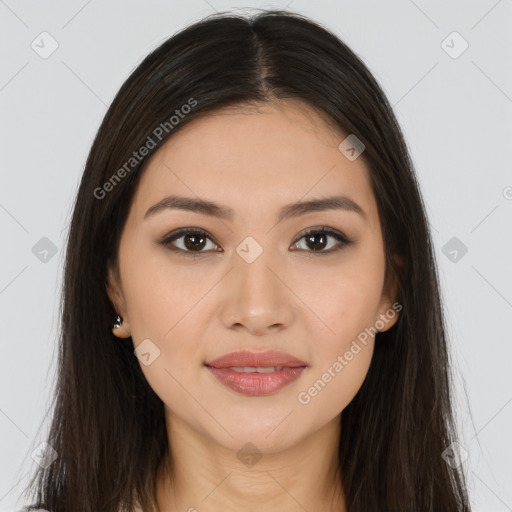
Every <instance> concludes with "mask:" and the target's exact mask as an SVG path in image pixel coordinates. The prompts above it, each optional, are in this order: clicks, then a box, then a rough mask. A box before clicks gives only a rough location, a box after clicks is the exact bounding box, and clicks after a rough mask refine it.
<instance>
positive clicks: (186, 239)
mask: <svg viewBox="0 0 512 512" xmlns="http://www.w3.org/2000/svg"><path fill="white" fill-rule="evenodd" d="M181 239H183V240H182V241H181ZM208 240H209V241H210V242H212V239H211V238H210V237H209V236H208V234H207V233H206V231H203V230H202V229H196V228H182V229H180V230H179V231H176V232H175V233H171V234H170V235H169V236H167V237H166V238H164V240H162V242H161V244H162V245H164V246H166V247H167V248H168V249H170V250H171V251H174V252H179V253H185V254H187V256H196V255H197V256H199V255H200V254H201V253H203V252H210V251H203V249H204V248H205V247H207V246H208V242H207V241H208ZM174 241H179V243H178V244H176V246H174V245H173V242H174ZM211 245H213V246H215V247H218V246H217V244H215V243H213V242H212V244H211ZM213 250H214V251H215V252H222V249H221V250H220V251H219V250H217V249H213ZM194 253H197V254H194Z"/></svg>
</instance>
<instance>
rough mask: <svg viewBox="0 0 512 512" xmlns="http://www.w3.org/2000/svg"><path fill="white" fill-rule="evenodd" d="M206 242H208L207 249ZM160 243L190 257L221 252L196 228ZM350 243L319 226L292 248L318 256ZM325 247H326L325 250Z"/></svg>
mask: <svg viewBox="0 0 512 512" xmlns="http://www.w3.org/2000/svg"><path fill="white" fill-rule="evenodd" d="M329 238H331V239H334V240H335V241H336V242H337V243H336V242H335V243H331V244H329V243H328V239H329ZM302 239H304V240H305V244H306V248H303V247H299V244H300V241H301V240H302ZM175 242H176V243H175ZM208 242H210V247H209V248H208ZM160 243H161V244H162V245H163V246H165V247H167V248H168V249H169V250H171V251H173V252H176V253H181V254H184V255H187V256H192V257H194V256H200V255H201V254H202V253H207V252H223V251H222V249H220V248H219V246H218V245H217V244H216V243H215V242H214V241H213V240H212V238H211V237H210V236H209V235H208V233H206V231H203V230H202V229H198V228H181V229H179V230H178V231H176V232H174V233H171V234H170V235H168V236H166V237H165V238H164V239H163V240H162V241H161V242H160ZM351 243H352V241H351V240H349V239H348V238H347V237H346V236H345V235H343V234H342V233H340V232H338V231H335V230H333V229H331V228H328V227H326V226H321V227H317V228H310V229H309V230H308V231H306V232H305V233H303V234H302V236H301V237H300V238H299V240H298V241H297V242H295V243H294V246H295V247H296V248H298V249H299V250H301V251H305V252H311V253H317V254H318V255H320V254H330V253H333V252H336V251H339V250H341V249H343V248H344V247H345V246H347V245H350V244H351ZM215 247H217V249H215ZM326 247H328V249H327V250H325V248H326ZM308 248H310V249H311V250H310V249H308Z"/></svg>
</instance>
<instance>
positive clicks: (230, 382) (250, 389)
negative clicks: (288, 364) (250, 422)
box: [207, 366, 305, 396]
mask: <svg viewBox="0 0 512 512" xmlns="http://www.w3.org/2000/svg"><path fill="white" fill-rule="evenodd" d="M207 368H208V370H210V372H211V373H212V374H213V375H214V376H215V377H217V379H219V381H220V382H222V384H224V385H225V386H227V387H228V388H230V389H232V390H233V391H236V392H237V393H242V394H243V395H249V396H263V395H269V394H271V393H275V392H276V391H279V390H280V389H282V388H284V387H285V386H286V385H287V384H290V383H291V382H293V381H294V380H297V379H298V378H299V377H300V375H301V374H302V372H303V371H304V370H305V367H304V366H300V367H298V368H283V369H282V370H279V371H277V372H272V373H241V372H235V371H234V370H231V369H230V368H213V367H211V366H207Z"/></svg>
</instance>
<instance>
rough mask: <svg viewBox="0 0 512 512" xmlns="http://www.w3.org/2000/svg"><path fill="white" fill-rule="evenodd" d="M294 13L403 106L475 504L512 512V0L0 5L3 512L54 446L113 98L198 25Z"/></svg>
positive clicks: (10, 0) (398, 108)
mask: <svg viewBox="0 0 512 512" xmlns="http://www.w3.org/2000/svg"><path fill="white" fill-rule="evenodd" d="M287 6H288V8H289V9H290V10H294V11H297V12H301V13H303V14H306V15H308V16H311V17H312V18H313V19H316V20H317V21H320V22H321V23H323V24H325V25H326V26H327V27H329V28H330V29H332V30H333V31H334V32H336V33H337V34H338V35H339V36H340V37H341V38H342V39H343V40H344V41H345V42H346V43H347V44H348V45H349V46H350V47H351V48H352V49H353V50H354V51H355V52H356V53H357V54H358V55H360V56H361V57H362V59H363V60H364V62H365V63H366V64H367V65H368V67H369V68H370V70H371V71H372V72H373V73H374V75H375V77H376V78H377V80H378V81H379V82H380V84H381V85H382V87H383V88H384V90H385V92H386V94H387V95H388V97H389V98H390V101H391V103H392V104H393V105H394V108H395V112H396V115H397V117H398V119H399V122H400V123H401V125H402V127H403V130H404V132H405V136H406V139H407V142H408V144H409V147H410V150H411V153H412V156H413V159H414V163H415V165H416V168H417V172H418V176H419V180H420V184H421V187H422V192H423V195H424V198H425V202H426V205H427V209H428V214H429V220H430V223H431V226H432V232H433V235H434V241H435V251H436V254H437V258H438V263H439V272H440V279H441V284H442V287H443V297H444V300H445V304H446V314H447V323H448V328H449V333H450V336H451V349H452V355H453V363H454V369H455V373H456V406H457V409H458V411H459V414H460V432H461V435H462V442H463V446H464V449H465V450H466V451H467V452H468V453H469V456H468V458H467V459H466V460H465V461H464V462H463V465H464V468H465V470H466V472H467V474H468V476H469V482H470V486H471V493H472V501H473V504H474V510H475V511H482V512H491V511H497V512H498V511H499V512H502V511H507V510H512V486H511V485H510V484H511V482H512V441H511V433H512V428H511V427H512V377H511V372H510V361H511V359H512V337H511V335H510V324H511V322H510V320H511V319H512V265H511V263H510V262H511V261H512V259H511V257H510V255H511V252H512V251H511V249H512V243H511V232H512V230H511V226H512V223H511V220H512V166H511V162H510V146H511V142H512V137H511V136H512V72H511V67H510V64H509V63H510V61H511V59H510V57H511V55H512V35H511V34H512V0H501V1H495V0H485V1H484V0H482V1H462V0H460V1H450V2H446V1H435V2H434V1H430V2H427V1H426V0H415V1H413V0H395V1H391V2H386V3H384V2H377V1H374V2H371V1H368V0H365V1H358V2H355V1H336V2H334V1H326V0H324V1H315V2H312V1H309V2H306V1H301V0H292V2H289V3H288V2H284V1H283V2H278V3H274V4H263V3H260V2H257V1H253V2H238V3H236V4H230V3H229V1H227V0H226V1H223V0H213V1H205V0H194V1H187V2H185V1H175V2H170V1H167V2H164V1H150V2H142V1H139V2H135V1H131V2H127V1H124V2H121V1H119V2H117V1H103V2H100V1H99V0H91V1H67V2H64V1H62V2H57V1H53V0H52V1H46V2H28V1H19V2H15V1H14V0H5V1H2V0H0V55H1V65H0V115H1V124H0V130H1V132H0V148H1V153H0V154H1V162H2V163H1V168H0V173H1V181H0V184H1V186H0V229H1V235H2V244H1V251H0V254H1V264H0V311H1V322H0V329H1V333H0V342H1V357H0V365H1V371H0V510H3V511H5V510H12V509H13V508H15V507H18V506H20V505H21V504H22V502H21V500H18V497H19V495H20V494H21V492H22V490H23V489H24V486H25V484H26V481H27V480H26V475H27V473H28V471H29V470H30V469H31V468H32V467H33V465H34V464H35V462H34V460H32V458H31V453H32V451H33V450H36V449H37V447H38V445H39V444H40V443H41V442H43V441H44V440H45V429H46V427H44V428H43V429H42V430H39V426H40V423H41V421H42V420H43V417H44V414H45V412H46V410H47V407H48V401H49V397H50V393H51V391H52V387H53V384H54V378H55V362H56V350H55V348H56V337H57V329H58V321H59V316H58V314H59V300H60V298H59V292H60V285H61V279H62V267H63V261H64V260H63V257H64V240H65V236H66V231H67V228H68V222H69V218H70V213H71V208H72V204H73V200H74V196H75V193H76V190H77V186H78V183H79V179H80V177H81V173H82V171H83V166H84V163H85V159H86V155H87V152H88V150H89V147H90V145H91V143H92V140H93V136H94V134H95V132H96V130H97V128H98V126H99V123H100V121H101V119H102V117H103V115H104V113H105V111H106V108H107V105H109V104H110V102H111V100H112V99H113V96H114V94H115V93H116V91H117V90H118V89H119V87H120V86H121V84H122V83H123V81H124V80H125V79H126V78H127V76H128V75H129V74H130V72H131V71H132V70H133V69H134V67H135V66H136V65H137V64H138V63H139V62H140V61H141V60H142V58H143V57H144V56H145V55H146V54H147V53H148V52H149V51H150V50H151V49H153V48H154V47H155V46H157V45H158V44H159V43H160V42H162V41H163V40H165V39H167V38H168V37H169V36H170V35H171V34H173V33H174V32H175V31H177V30H178V29H180V28H182V27H183V26H185V25H187V24H189V23H190V22H192V21H195V20H198V19H199V18H201V17H203V16H205V15H207V14H209V13H211V12H213V11H214V10H219V11H220V10H224V9H232V8H235V9H240V8H247V7H260V8H269V7H273V8H285V7H287ZM43 31H46V32H48V33H49V34H51V37H52V38H53V39H54V40H56V41H57V43H58V48H57V50H56V51H55V52H54V53H53V54H52V55H50V56H49V57H48V58H46V59H43V58H42V57H41V56H40V54H39V53H37V52H36V51H35V50H34V49H33V48H32V47H31V44H32V42H33V41H35V42H34V45H39V47H37V48H38V50H39V52H41V51H43V48H42V47H43V44H44V48H45V49H46V50H48V49H49V48H51V47H50V43H51V40H50V39H49V38H48V36H41V37H39V35H40V34H41V33H42V32H43ZM453 31H457V32H458V33H459V34H460V36H461V37H462V38H463V39H464V40H465V41H467V43H468V44H469V47H468V48H467V50H466V51H464V52H463V53H462V54H461V55H456V54H458V53H459V52H460V51H461V50H462V49H463V40H461V39H457V36H455V38H454V37H453V36H450V37H449V38H448V39H446V38H447V36H449V35H450V34H451V33H452V32H453ZM42 37H47V39H45V40H44V41H43V42H42ZM444 40H446V42H445V43H444V44H443V43H442V42H443V41H444ZM447 51H448V52H451V53H452V56H450V55H449V53H447ZM453 56H457V58H453ZM507 145H508V149H509V151H508V152H507ZM43 237H46V238H48V239H49V240H50V241H51V244H53V245H54V246H55V250H56V253H55V254H54V255H52V252H51V251H50V252H48V253H47V254H45V253H44V252H41V250H42V249H41V247H42V248H44V247H48V245H49V242H48V241H47V240H43V241H42V242H41V241H40V240H41V239H42V238H43ZM453 237H456V240H452V239H453ZM36 244H39V245H36ZM41 244H42V245H41ZM462 244H463V245H462ZM34 246H35V249H33V248H34ZM464 246H465V247H466V248H467V253H465V254H462V251H461V250H460V249H461V248H463V247H464ZM454 249H455V250H456V251H457V253H455V252H453V251H454Z"/></svg>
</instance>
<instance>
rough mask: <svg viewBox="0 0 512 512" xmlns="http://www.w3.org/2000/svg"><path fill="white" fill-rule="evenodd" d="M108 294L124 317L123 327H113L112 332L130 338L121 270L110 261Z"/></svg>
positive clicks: (120, 314)
mask: <svg viewBox="0 0 512 512" xmlns="http://www.w3.org/2000/svg"><path fill="white" fill-rule="evenodd" d="M107 294H108V297H109V299H110V302H112V305H113V306H114V309H115V310H116V312H117V314H118V315H119V316H120V317H121V318H122V319H123V321H122V323H121V327H119V328H117V329H112V333H113V334H114V336H117V337H118V338H129V337H130V335H131V333H130V324H129V320H128V313H127V309H126V300H125V298H124V294H123V290H122V286H121V280H120V277H119V272H118V271H117V267H114V266H113V265H112V264H110V263H109V264H108V267H107ZM113 320H114V319H112V321H113Z"/></svg>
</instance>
